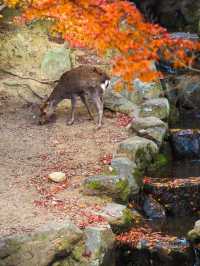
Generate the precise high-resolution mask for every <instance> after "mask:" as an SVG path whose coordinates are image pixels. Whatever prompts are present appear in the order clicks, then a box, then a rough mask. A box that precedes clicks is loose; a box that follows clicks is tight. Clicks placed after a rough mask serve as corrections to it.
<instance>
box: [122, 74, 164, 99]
mask: <svg viewBox="0 0 200 266" xmlns="http://www.w3.org/2000/svg"><path fill="white" fill-rule="evenodd" d="M162 91H163V89H162V86H161V84H160V82H159V81H158V82H142V81H141V80H139V79H135V80H134V81H133V90H132V91H129V90H127V89H124V90H122V92H121V95H122V96H124V97H126V98H127V99H128V100H129V101H131V102H132V103H134V104H141V103H142V102H143V101H144V100H147V99H153V98H158V97H160V95H161V94H162Z"/></svg>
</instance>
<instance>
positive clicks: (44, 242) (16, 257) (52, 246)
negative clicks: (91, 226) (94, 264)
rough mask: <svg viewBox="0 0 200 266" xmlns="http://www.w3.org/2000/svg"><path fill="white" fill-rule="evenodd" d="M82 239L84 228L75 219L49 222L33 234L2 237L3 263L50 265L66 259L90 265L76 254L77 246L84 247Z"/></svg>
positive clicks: (8, 265) (0, 262) (0, 252)
mask: <svg viewBox="0 0 200 266" xmlns="http://www.w3.org/2000/svg"><path fill="white" fill-rule="evenodd" d="M82 241H83V233H82V231H81V230H80V229H79V228H77V227H76V226H75V225H74V224H72V223H71V222H69V221H65V222H63V223H60V224H48V225H46V226H45V227H43V228H40V229H39V230H38V232H35V233H33V234H30V235H26V236H21V235H19V236H13V237H10V238H6V239H1V241H0V265H1V266H11V265H18V266H27V265H29V266H35V265H38V266H47V265H53V263H54V262H56V260H58V261H59V259H63V260H65V261H66V263H67V261H69V262H70V261H71V262H72V263H74V264H73V265H77V266H78V265H85V266H86V265H88V264H87V262H86V261H85V264H81V263H82V262H83V261H84V260H83V261H81V258H78V257H76V256H75V254H76V251H77V249H78V248H82V245H83V244H82ZM73 254H74V257H73ZM58 265H59V264H58Z"/></svg>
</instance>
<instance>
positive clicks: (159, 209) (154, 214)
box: [143, 196, 166, 219]
mask: <svg viewBox="0 0 200 266" xmlns="http://www.w3.org/2000/svg"><path fill="white" fill-rule="evenodd" d="M143 210H144V212H145V214H146V215H147V216H148V217H149V218H150V219H164V218H165V217H166V214H165V209H164V207H163V206H162V205H161V204H160V203H158V202H157V201H156V200H155V199H154V198H153V197H152V196H145V199H144V203H143Z"/></svg>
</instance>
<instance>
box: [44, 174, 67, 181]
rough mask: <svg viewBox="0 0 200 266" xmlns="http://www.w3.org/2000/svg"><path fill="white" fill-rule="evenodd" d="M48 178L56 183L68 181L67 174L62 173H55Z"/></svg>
mask: <svg viewBox="0 0 200 266" xmlns="http://www.w3.org/2000/svg"><path fill="white" fill-rule="evenodd" d="M48 177H49V179H51V180H52V181H54V182H63V181H65V180H66V179H67V178H66V175H65V173H62V172H53V173H51V174H49V176H48Z"/></svg>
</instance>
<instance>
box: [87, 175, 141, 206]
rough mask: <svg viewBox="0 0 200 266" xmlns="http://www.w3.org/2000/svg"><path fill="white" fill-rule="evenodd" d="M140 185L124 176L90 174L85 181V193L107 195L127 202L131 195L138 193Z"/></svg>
mask: <svg viewBox="0 0 200 266" xmlns="http://www.w3.org/2000/svg"><path fill="white" fill-rule="evenodd" d="M138 190H139V189H138V185H135V183H133V182H132V181H131V182H130V183H129V179H128V178H127V177H126V176H124V177H120V176H118V175H114V176H109V175H108V176H103V175H100V176H90V177H88V178H87V179H86V180H85V182H84V193H85V194H87V195H107V196H109V197H111V198H112V199H114V200H116V201H120V202H127V200H128V199H129V197H130V196H131V195H135V194H137V193H138Z"/></svg>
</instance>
